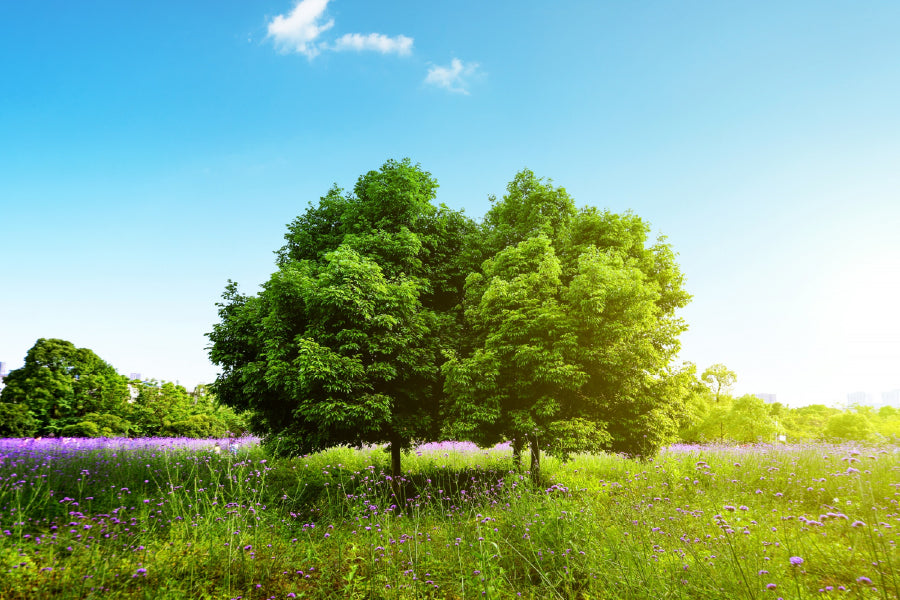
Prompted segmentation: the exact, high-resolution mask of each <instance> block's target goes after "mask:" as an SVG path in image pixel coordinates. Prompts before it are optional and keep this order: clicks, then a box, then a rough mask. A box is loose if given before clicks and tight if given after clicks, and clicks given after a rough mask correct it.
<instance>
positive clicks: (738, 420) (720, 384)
mask: <svg viewBox="0 0 900 600" xmlns="http://www.w3.org/2000/svg"><path fill="white" fill-rule="evenodd" d="M736 380H737V376H736V374H735V373H734V372H733V371H731V370H729V369H728V368H727V367H726V366H724V365H721V364H716V365H712V366H711V367H709V368H707V369H706V370H705V371H704V372H703V373H702V374H701V375H700V376H699V377H695V378H694V381H693V383H692V384H691V386H690V388H689V392H688V395H687V397H686V399H685V402H684V411H683V413H682V415H681V426H680V429H679V433H678V436H679V438H680V439H681V441H684V442H696V443H700V442H715V441H722V442H728V443H755V442H777V441H785V442H791V443H795V442H805V441H828V442H843V441H863V442H878V441H892V442H897V441H898V440H900V411H898V410H897V409H896V408H894V407H890V406H884V407H881V408H878V409H876V408H873V407H871V406H852V407H850V408H848V409H846V410H841V409H839V408H833V407H829V406H825V405H824V404H813V405H810V406H803V407H799V408H792V407H789V406H785V405H784V404H781V403H780V402H772V403H766V402H765V401H763V400H762V399H760V398H758V397H756V396H754V395H752V394H746V395H743V396H740V397H734V396H732V395H731V394H730V390H731V386H732V385H733V384H734V383H735V381H736Z"/></svg>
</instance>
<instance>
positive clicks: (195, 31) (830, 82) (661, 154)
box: [0, 0, 900, 405]
mask: <svg viewBox="0 0 900 600" xmlns="http://www.w3.org/2000/svg"><path fill="white" fill-rule="evenodd" d="M898 31H900V3H898V2H896V1H886V2H877V1H871V2H832V1H827V0H813V1H808V2H804V1H793V2H780V1H771V2H748V3H724V2H715V1H709V2H674V1H673V2H600V1H596V0H591V1H569V2H553V3H551V2H538V1H531V0H526V1H522V0H517V1H515V2H512V1H496V2H471V1H468V0H457V1H456V2H427V3H423V2H420V1H417V2H412V1H409V2H407V1H395V2H372V1H362V0H330V1H329V0H304V1H303V2H301V3H300V4H299V5H298V4H296V3H295V2H293V1H292V0H262V1H257V2H234V1H230V2H229V1H226V2H171V1H168V0H165V1H160V2H149V3H148V2H143V3H133V2H119V1H117V2H100V1H87V2H68V1H67V2H61V1H52V2H0V260H2V269H0V361H5V362H7V363H8V366H9V367H10V368H17V367H20V366H21V365H22V364H23V360H24V356H25V353H26V352H27V350H28V348H30V347H31V346H32V345H33V344H34V342H35V340H36V339H38V338H40V337H57V338H63V339H67V340H70V341H72V342H73V343H74V344H76V345H77V346H80V347H88V348H91V349H92V350H94V351H95V352H97V354H99V355H100V356H101V357H102V358H104V359H105V360H106V361H108V362H110V363H111V364H112V365H113V366H114V367H116V368H117V369H118V370H119V371H120V372H122V373H125V374H126V375H127V374H128V373H130V372H140V373H141V374H142V375H143V376H144V377H153V378H156V379H164V380H172V381H174V380H178V381H180V382H181V383H182V384H185V385H187V386H189V387H190V386H193V385H194V384H196V383H197V382H210V381H212V380H213V379H214V378H215V375H216V372H217V370H216V368H215V367H214V366H213V365H211V364H210V363H209V360H208V358H207V352H206V349H205V348H206V345H207V340H206V338H205V337H204V333H205V332H207V331H209V330H210V329H211V327H212V324H213V323H214V322H216V321H217V314H216V306H215V303H216V302H217V300H218V299H219V297H220V295H221V292H222V291H223V289H224V286H225V283H226V280H228V279H234V280H236V281H238V282H239V283H240V284H241V289H242V290H243V291H245V292H253V291H254V290H255V289H256V287H257V286H258V285H259V284H260V283H262V282H263V281H264V280H265V279H267V277H268V275H269V274H270V273H271V272H272V271H273V270H274V260H273V259H274V255H273V251H274V250H276V249H277V248H278V247H279V246H280V245H281V243H282V235H283V233H284V231H285V225H286V224H287V223H288V222H289V221H291V220H292V219H293V218H294V217H295V216H296V215H298V214H300V213H301V212H302V211H303V210H304V209H305V207H306V205H307V203H308V202H310V201H313V202H315V201H316V200H317V199H318V198H319V197H320V196H321V195H323V194H324V193H325V192H326V191H327V190H328V189H329V187H330V186H331V185H332V183H334V182H337V183H338V184H339V185H341V186H343V187H346V188H349V187H352V185H353V183H354V182H355V180H356V178H357V177H358V176H359V175H360V174H362V173H364V172H366V171H368V170H371V169H376V168H378V167H379V166H380V165H381V164H382V163H383V162H384V161H385V160H386V159H388V158H402V157H406V156H408V157H411V158H412V159H413V160H414V161H416V162H419V163H421V165H422V166H423V167H424V168H425V169H426V170H428V171H430V172H431V173H432V174H433V175H434V176H435V177H436V178H437V179H438V181H439V183H440V184H441V187H440V190H439V194H438V200H439V201H441V202H444V203H446V204H447V205H449V206H452V207H456V208H465V210H466V212H467V213H468V214H469V215H471V216H474V217H481V216H482V215H483V214H484V212H485V210H486V209H487V207H488V206H489V203H488V196H489V195H490V194H495V195H498V196H500V195H502V194H503V192H504V189H505V185H506V183H507V182H508V181H509V180H510V179H512V177H513V175H514V174H515V173H516V172H517V171H518V170H520V169H522V168H523V167H528V168H530V169H532V170H533V171H534V172H535V173H537V174H538V175H539V176H543V177H548V178H552V179H553V181H554V182H555V183H556V184H557V185H561V186H564V187H565V188H566V189H568V190H569V192H570V193H571V194H572V195H573V196H574V198H575V199H576V201H577V203H579V204H581V205H584V204H592V205H596V206H599V207H606V208H610V209H612V210H614V211H624V210H626V209H631V210H633V211H634V212H636V213H637V214H638V215H640V216H641V217H643V218H645V219H646V220H648V221H649V222H650V223H651V224H652V226H653V229H654V231H655V232H658V233H662V234H664V235H666V236H668V240H669V242H671V244H672V245H673V246H674V248H675V250H676V251H677V252H678V253H679V255H680V256H679V262H680V264H681V266H682V268H683V270H684V272H685V274H686V276H687V287H688V289H689V291H690V292H691V293H693V294H694V300H693V302H692V303H691V304H690V306H689V307H688V308H687V309H685V310H684V311H683V313H682V314H683V316H684V317H685V319H686V320H687V321H688V322H689V324H690V326H691V329H690V331H689V332H688V333H687V334H685V335H684V337H683V349H682V357H683V358H684V359H685V360H690V361H692V362H695V363H696V364H697V365H698V366H699V367H700V369H701V370H702V369H703V368H704V367H706V366H708V365H710V364H712V363H716V362H722V363H725V364H726V365H728V366H729V367H730V368H731V369H733V370H734V371H736V372H737V374H738V384H737V386H736V388H735V389H736V391H737V392H739V393H743V392H768V393H775V394H777V395H778V399H779V400H781V401H785V402H788V403H790V404H793V405H801V404H808V403H813V402H835V401H841V400H844V399H845V398H846V394H847V393H848V392H853V391H857V390H863V391H869V392H870V393H873V394H874V395H875V399H876V400H877V399H879V398H880V393H881V392H882V391H888V390H892V389H897V388H900V316H898V315H900V62H898V60H900V35H898V34H897V32H898Z"/></svg>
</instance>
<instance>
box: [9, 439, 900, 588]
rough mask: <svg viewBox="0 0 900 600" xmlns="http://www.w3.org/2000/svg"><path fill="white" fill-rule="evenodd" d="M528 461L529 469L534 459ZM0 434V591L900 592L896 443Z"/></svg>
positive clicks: (899, 469)
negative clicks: (531, 446)
mask: <svg viewBox="0 0 900 600" xmlns="http://www.w3.org/2000/svg"><path fill="white" fill-rule="evenodd" d="M527 458H528V457H527V456H526V457H525V460H524V461H523V462H524V464H528V460H527ZM388 461H389V456H388V455H387V453H386V452H384V450H383V449H381V448H365V449H351V448H336V449H332V450H329V451H327V452H322V453H319V454H315V455H312V456H306V457H300V458H294V459H291V460H286V459H273V458H271V457H268V456H267V455H266V454H265V453H264V452H263V450H262V449H261V448H260V447H259V445H258V444H257V443H256V442H255V440H252V439H244V440H239V441H237V442H230V441H228V440H221V441H218V442H216V441H215V440H203V441H198V440H184V439H147V440H128V439H108V440H106V439H104V440H83V439H63V440H60V439H53V440H47V439H43V440H30V439H4V440H0V598H3V599H5V600H12V599H19V598H22V599H26V598H27V599H31V598H50V597H52V598H142V599H143V598H216V599H218V598H242V599H254V600H257V599H269V598H274V599H279V600H281V599H284V598H517V597H522V598H585V599H588V598H623V599H624V598H654V599H658V598H723V599H724V598H728V599H732V598H760V599H768V598H771V599H772V600H775V599H777V598H785V599H788V598H806V597H816V598H833V597H834V598H837V597H841V598H843V597H846V598H897V597H898V596H900V583H898V581H897V576H896V568H895V565H897V563H898V560H900V555H898V551H897V526H898V522H900V508H898V498H900V496H898V489H897V488H898V486H900V455H898V453H897V449H896V448H895V447H887V446H885V447H863V446H858V445H843V446H835V445H826V444H813V445H802V446H799V445H798V446H768V445H759V446H746V447H728V446H715V445H705V446H681V445H676V446H670V447H668V448H666V449H664V450H663V452H661V453H660V454H659V455H658V456H657V457H656V459H655V460H653V461H649V462H640V461H637V460H632V459H628V458H624V457H621V456H618V455H605V454H603V455H584V456H577V457H575V458H574V459H573V460H571V461H570V462H568V463H565V464H563V463H560V462H558V461H556V460H554V459H552V458H549V457H545V458H544V460H543V465H544V466H543V471H544V477H545V481H544V482H543V483H542V485H540V486H537V487H535V486H533V485H532V484H531V482H530V477H529V475H528V474H527V473H526V472H519V471H517V470H516V469H515V468H514V465H513V462H512V453H511V451H510V449H509V448H508V447H507V446H499V447H497V448H493V449H489V450H480V449H478V448H476V447H474V446H472V445H470V444H466V443H457V442H444V443H441V444H426V445H423V446H420V447H418V448H417V449H416V450H415V451H413V452H410V453H409V454H407V455H405V456H404V457H403V468H404V472H405V476H404V477H403V478H402V481H400V482H396V481H391V478H390V477H389V464H388Z"/></svg>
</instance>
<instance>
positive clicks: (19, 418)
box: [0, 402, 38, 437]
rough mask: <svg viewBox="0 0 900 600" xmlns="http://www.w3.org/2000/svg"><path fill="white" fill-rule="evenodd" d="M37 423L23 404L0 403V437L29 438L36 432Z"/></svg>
mask: <svg viewBox="0 0 900 600" xmlns="http://www.w3.org/2000/svg"><path fill="white" fill-rule="evenodd" d="M37 428H38V422H37V420H35V418H34V417H32V416H31V412H29V410H28V407H27V406H25V405H24V404H13V403H10V402H0V436H2V437H31V436H33V435H34V433H35V432H36V431H37Z"/></svg>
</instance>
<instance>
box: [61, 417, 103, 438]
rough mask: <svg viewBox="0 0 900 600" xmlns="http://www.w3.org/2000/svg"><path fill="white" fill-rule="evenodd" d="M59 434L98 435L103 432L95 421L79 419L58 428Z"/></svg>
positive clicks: (74, 435) (66, 435)
mask: <svg viewBox="0 0 900 600" xmlns="http://www.w3.org/2000/svg"><path fill="white" fill-rule="evenodd" d="M59 435H60V436H62V437H100V436H101V435H103V433H102V432H101V431H100V427H99V426H98V425H97V424H96V423H93V422H91V421H81V422H79V423H72V424H71V425H66V426H65V427H63V428H62V429H60V430H59Z"/></svg>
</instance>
